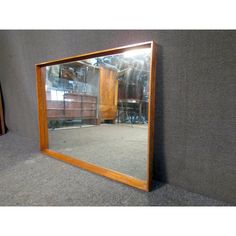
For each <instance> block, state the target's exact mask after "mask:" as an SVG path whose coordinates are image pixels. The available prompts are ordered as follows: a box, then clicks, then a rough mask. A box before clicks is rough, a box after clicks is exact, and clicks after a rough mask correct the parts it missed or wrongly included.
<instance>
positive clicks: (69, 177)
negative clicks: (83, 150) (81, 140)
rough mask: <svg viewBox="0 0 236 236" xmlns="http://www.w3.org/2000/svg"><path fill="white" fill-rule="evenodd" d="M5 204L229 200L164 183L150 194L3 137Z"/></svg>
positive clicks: (0, 194) (0, 159) (0, 162)
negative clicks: (205, 195) (206, 195)
mask: <svg viewBox="0 0 236 236" xmlns="http://www.w3.org/2000/svg"><path fill="white" fill-rule="evenodd" d="M0 205H1V206H16V205H20V206H23V205H25V206H223V205H227V204H226V203H224V202H220V201H217V200H213V199H210V198H207V197H204V196H201V195H199V194H195V193H190V192H187V191H185V190H183V189H181V188H178V187H174V186H171V185H169V184H158V185H157V186H156V188H155V190H153V191H152V192H149V193H145V192H142V191H139V190H136V189H134V188H131V187H128V186H126V185H123V184H120V183H117V182H114V181H111V180H108V179H106V178H103V177H100V176H97V175H95V174H92V173H89V172H86V171H83V170H81V169H79V168H76V167H73V166H71V165H68V164H65V163H63V162H60V161H58V160H55V159H53V158H50V157H46V156H44V155H42V154H41V153H39V151H38V147H37V145H36V144H34V143H31V141H30V140H28V139H26V138H22V137H19V136H17V135H15V134H12V133H8V134H6V135H4V136H0Z"/></svg>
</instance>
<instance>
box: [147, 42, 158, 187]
mask: <svg viewBox="0 0 236 236" xmlns="http://www.w3.org/2000/svg"><path fill="white" fill-rule="evenodd" d="M150 58H151V59H150V60H151V63H150V79H149V103H148V163H147V183H148V190H151V188H152V168H153V156H154V129H155V127H154V123H155V84H156V64H157V44H156V42H154V41H153V42H152V44H151V57H150Z"/></svg>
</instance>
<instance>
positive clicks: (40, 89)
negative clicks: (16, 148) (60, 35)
mask: <svg viewBox="0 0 236 236" xmlns="http://www.w3.org/2000/svg"><path fill="white" fill-rule="evenodd" d="M141 48H150V49H151V57H150V78H149V98H148V101H149V102H148V158H147V179H146V180H145V181H144V180H140V179H137V178H134V177H132V176H129V175H126V174H123V173H120V172H118V171H114V170H111V169H107V168H104V167H101V166H96V165H95V164H91V163H88V162H86V161H82V160H78V159H75V158H74V157H73V156H69V155H65V154H62V153H59V152H56V151H53V150H51V149H49V147H48V124H47V104H46V93H45V78H44V74H43V73H42V70H41V69H42V68H44V67H46V66H51V65H56V64H62V63H67V62H72V61H75V60H77V61H78V60H84V59H89V58H93V57H100V56H106V55H114V54H119V53H123V52H125V51H127V50H133V49H141ZM156 63H157V44H156V42H154V41H150V42H144V43H138V44H132V45H128V46H124V47H118V48H113V49H108V50H102V51H97V52H92V53H86V54H81V55H77V56H72V57H67V58H63V59H59V60H53V61H48V62H43V63H39V64H36V85H37V97H38V121H39V136H40V137H39V140H40V150H41V152H42V153H43V154H46V155H48V156H50V157H54V158H56V159H58V160H61V161H64V162H66V163H69V164H71V165H74V166H77V167H80V168H82V169H85V170H88V171H90V172H93V173H96V174H98V175H101V176H105V177H107V178H109V179H112V180H115V181H118V182H121V183H124V184H127V185H129V186H132V187H135V188H138V189H141V190H144V191H150V189H151V185H152V162H153V155H154V120H155V80H156Z"/></svg>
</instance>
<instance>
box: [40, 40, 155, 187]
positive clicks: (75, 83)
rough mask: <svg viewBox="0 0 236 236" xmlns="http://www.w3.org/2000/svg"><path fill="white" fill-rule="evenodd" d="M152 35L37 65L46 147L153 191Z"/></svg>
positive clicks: (52, 153)
mask: <svg viewBox="0 0 236 236" xmlns="http://www.w3.org/2000/svg"><path fill="white" fill-rule="evenodd" d="M155 64H156V44H155V43H154V42H147V43H141V44H136V45H130V46H126V47H121V48H115V49H110V50H104V51H99V52H95V53H90V54H84V55H80V56H75V57H71V58H65V59H61V60H56V61H50V62H45V63H40V64H37V65H36V69H37V84H38V99H39V123H40V142H41V150H42V151H43V152H44V153H46V154H48V155H50V156H53V157H56V158H58V159H60V160H63V161H66V162H68V163H71V164H74V165H77V166H79V167H81V168H84V169H87V170H90V171H92V172H95V173H97V174H101V175H103V176H106V177H109V178H111V179H113V180H117V181H120V182H122V183H126V184H129V185H131V186H134V187H137V188H139V189H143V190H146V191H148V190H149V189H150V184H151V161H152V156H153V122H154V105H155V104H154V103H155V101H154V100H155V99H154V98H155V96H154V83H155V66H156V65H155Z"/></svg>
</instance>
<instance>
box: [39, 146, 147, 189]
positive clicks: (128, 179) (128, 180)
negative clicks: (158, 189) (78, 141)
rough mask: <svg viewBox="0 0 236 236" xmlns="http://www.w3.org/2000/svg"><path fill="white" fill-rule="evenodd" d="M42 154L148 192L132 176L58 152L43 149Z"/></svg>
mask: <svg viewBox="0 0 236 236" xmlns="http://www.w3.org/2000/svg"><path fill="white" fill-rule="evenodd" d="M42 152H43V153H44V154H46V155H49V156H51V157H54V158H56V159H58V160H60V161H64V162H66V163H69V164H71V165H74V166H77V167H80V168H82V169H84V170H88V171H90V172H93V173H95V174H98V175H101V176H104V177H107V178H109V179H112V180H115V181H118V182H121V183H124V184H127V185H129V186H132V187H135V188H138V189H140V190H144V191H147V190H148V188H147V182H146V181H142V180H139V179H136V178H134V177H132V176H128V175H125V174H122V173H120V172H117V171H114V170H110V169H106V168H103V167H100V166H96V165H93V164H91V163H88V162H85V161H81V160H78V159H75V158H73V157H72V156H69V155H65V154H61V153H59V152H55V151H53V150H50V149H44V150H43V151H42Z"/></svg>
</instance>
